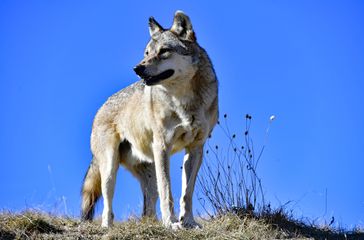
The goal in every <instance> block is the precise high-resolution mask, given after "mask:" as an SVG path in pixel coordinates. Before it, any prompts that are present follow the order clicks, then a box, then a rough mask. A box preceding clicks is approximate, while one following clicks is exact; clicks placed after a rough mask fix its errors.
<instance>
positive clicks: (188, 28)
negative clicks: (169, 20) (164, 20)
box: [171, 11, 196, 42]
mask: <svg viewBox="0 0 364 240" xmlns="http://www.w3.org/2000/svg"><path fill="white" fill-rule="evenodd" d="M171 31H172V32H174V33H175V34H177V35H178V36H179V38H180V39H182V40H187V41H190V42H194V41H196V35H195V32H194V31H193V28H192V24H191V21H190V18H189V17H188V16H187V15H186V14H184V12H182V11H177V12H176V13H175V14H174V19H173V25H172V27H171Z"/></svg>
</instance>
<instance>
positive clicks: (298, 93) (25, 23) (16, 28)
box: [0, 0, 364, 227]
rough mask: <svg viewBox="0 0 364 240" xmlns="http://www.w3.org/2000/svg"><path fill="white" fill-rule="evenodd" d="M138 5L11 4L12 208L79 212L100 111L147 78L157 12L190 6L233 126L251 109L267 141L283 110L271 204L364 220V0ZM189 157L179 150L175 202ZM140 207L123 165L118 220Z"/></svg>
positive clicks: (4, 193) (7, 99) (7, 137)
mask: <svg viewBox="0 0 364 240" xmlns="http://www.w3.org/2000/svg"><path fill="white" fill-rule="evenodd" d="M125 2H126V1H104V2H102V3H101V2H100V1H47V2H46V1H10V0H9V1H7V0H2V1H1V2H0V107H1V117H0V152H1V159H0V161H1V165H0V189H1V190H0V208H2V209H12V210H21V209H24V208H26V207H35V208H37V207H38V208H41V209H45V210H57V211H60V212H65V211H66V210H67V212H68V213H69V214H73V215H76V216H77V215H78V214H79V204H80V197H79V192H80V187H81V182H82V179H83V176H84V173H85V171H86V169H87V166H88V164H89V162H90V160H91V153H90V148H89V137H90V132H91V124H92V121H93V117H94V115H95V113H96V111H97V109H98V108H99V107H100V106H101V105H102V103H103V102H104V101H105V100H106V99H107V97H108V96H110V95H111V94H113V93H114V92H116V91H118V90H119V89H121V88H123V87H125V86H127V85H129V84H131V83H133V82H135V81H136V80H137V79H138V78H137V76H136V75H135V74H134V72H133V70H132V67H133V66H134V65H135V64H136V63H137V62H139V61H140V59H141V58H142V55H143V49H144V46H145V45H146V43H147V41H148V39H149V33H148V29H147V20H148V17H149V16H154V17H155V18H156V19H157V20H158V21H159V22H160V23H161V24H162V25H163V26H165V27H169V26H170V25H171V22H172V17H173V14H174V12H175V11H176V10H177V9H181V10H183V11H185V12H186V13H187V14H188V15H189V16H190V17H191V19H192V22H193V26H194V28H195V30H196V33H197V38H198V41H199V43H200V44H201V45H202V46H203V47H204V48H205V49H206V50H207V51H208V53H209V54H210V57H211V59H212V61H213V63H214V65H215V68H216V72H217V75H218V78H219V81H220V92H219V93H220V109H221V112H222V113H224V112H226V113H228V114H229V116H230V119H232V120H231V127H232V128H233V129H242V128H243V127H242V123H243V116H244V115H245V113H250V114H251V115H253V119H254V122H253V131H254V135H253V138H254V139H255V140H256V142H257V143H262V142H263V135H264V131H265V127H266V123H267V121H268V118H269V116H270V115H271V114H275V115H276V116H277V119H276V121H274V123H273V125H272V129H271V135H270V137H269V143H268V146H267V149H266V152H265V153H264V156H263V159H262V161H261V163H260V169H259V170H260V175H261V177H262V179H263V185H264V188H265V191H266V194H267V198H268V200H270V201H272V202H274V203H279V202H281V203H282V204H283V203H285V202H287V201H290V200H292V201H293V202H294V204H293V206H292V205H291V206H292V207H294V209H295V212H296V214H297V215H299V216H304V217H309V218H311V219H315V218H320V217H323V218H324V219H330V217H331V216H335V218H336V219H337V220H339V221H340V222H341V223H342V224H344V225H346V226H349V227H350V226H352V225H354V224H359V225H362V226H363V225H364V189H363V182H364V176H363V170H364V141H363V135H364V107H363V105H364V3H363V2H362V1H316V0H315V1H313V0H312V1H259V3H258V2H257V1H249V2H248V1H235V2H234V1H215V2H212V1H199V2H197V1H158V0H154V1H134V3H131V2H132V1H129V2H130V3H125ZM180 165H181V155H177V156H176V157H174V158H173V159H172V165H171V167H172V181H173V189H174V190H173V193H174V196H175V198H176V200H177V197H178V196H179V194H180V169H179V167H180ZM326 189H327V193H328V195H327V212H326V215H324V214H325V191H326ZM62 199H63V200H62ZM176 202H178V201H176ZM141 203H142V196H141V193H140V190H139V185H138V183H137V181H136V180H134V179H133V177H132V176H131V175H130V174H129V173H128V172H125V171H124V170H121V171H119V175H118V183H117V190H116V196H115V199H114V207H115V213H116V216H117V218H119V219H120V218H123V217H125V216H128V215H129V214H130V213H131V212H133V213H137V214H139V213H140V211H141V208H140V206H141ZM66 207H67V209H66ZM195 208H196V209H198V208H199V204H197V202H196V203H195ZM99 210H100V208H99Z"/></svg>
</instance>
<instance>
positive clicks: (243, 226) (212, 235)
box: [0, 212, 287, 239]
mask: <svg viewBox="0 0 364 240" xmlns="http://www.w3.org/2000/svg"><path fill="white" fill-rule="evenodd" d="M200 223H201V224H202V225H203V229H197V230H180V231H172V230H168V229H166V228H164V227H163V226H162V225H161V223H160V222H157V221H154V220H151V219H142V220H138V219H129V220H128V221H124V222H117V223H115V225H114V227H113V228H112V229H110V230H105V229H102V228H101V227H100V223H99V222H93V223H88V222H86V223H83V222H80V221H79V220H78V219H72V218H65V217H55V216H51V215H47V214H43V213H37V212H23V213H19V214H12V213H2V214H1V215H0V239H272V238H284V237H285V236H287V235H286V234H285V233H284V232H282V231H278V230H274V229H273V227H272V226H271V225H269V224H266V223H264V222H263V221H261V220H253V219H248V218H239V217H238V216H236V215H226V216H224V217H220V218H216V219H214V220H201V221H200Z"/></svg>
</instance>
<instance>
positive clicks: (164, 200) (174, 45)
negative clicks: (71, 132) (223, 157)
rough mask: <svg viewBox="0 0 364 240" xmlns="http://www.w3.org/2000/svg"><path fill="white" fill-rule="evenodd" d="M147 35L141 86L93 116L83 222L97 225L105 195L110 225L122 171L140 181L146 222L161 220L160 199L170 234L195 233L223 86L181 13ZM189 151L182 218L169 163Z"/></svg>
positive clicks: (104, 223) (104, 219) (106, 219)
mask: <svg viewBox="0 0 364 240" xmlns="http://www.w3.org/2000/svg"><path fill="white" fill-rule="evenodd" d="M149 32H150V36H151V39H150V41H149V43H148V44H147V46H146V48H145V52H144V59H143V60H142V61H141V62H140V63H139V64H138V65H137V66H136V67H135V68H134V71H135V72H136V74H137V75H139V76H140V78H141V79H140V80H139V81H138V82H136V83H134V84H132V85H130V86H128V87H126V88H125V89H122V90H121V91H119V92H117V93H116V94H114V95H112V96H111V97H110V98H109V99H108V100H107V101H106V102H105V103H104V105H103V106H102V107H101V108H100V109H99V110H98V112H97V114H96V116H95V119H94V122H93V126H92V134H91V151H92V154H93V159H92V162H91V164H90V166H89V169H88V171H87V173H86V176H85V179H84V183H83V187H82V213H81V215H82V219H84V220H91V219H92V217H93V214H94V207H95V203H96V201H97V200H98V199H99V197H100V196H101V195H102V196H103V199H104V208H103V212H102V226H103V227H110V226H111V225H112V222H113V211H112V198H113V195H114V187H115V179H116V174H117V170H118V167H119V165H123V166H124V167H125V168H126V169H128V170H129V171H130V172H131V173H132V174H133V175H134V176H135V177H136V178H137V179H138V180H139V181H140V186H141V189H142V192H143V197H144V206H143V216H151V217H155V213H156V210H155V205H156V201H157V199H158V197H159V199H160V208H161V215H162V221H163V224H164V225H165V226H166V227H168V228H172V229H179V228H196V227H199V225H198V224H197V223H196V222H195V220H194V218H193V211H192V195H193V191H194V186H195V181H196V176H197V173H198V170H199V168H200V165H201V162H202V154H203V146H204V143H205V141H206V139H207V137H208V136H209V134H210V133H211V131H212V129H213V127H214V126H215V124H216V122H217V119H218V86H217V85H218V84H217V79H216V75H215V71H214V69H213V66H212V63H211V61H210V59H209V57H208V55H207V53H206V51H205V50H204V49H203V48H202V47H200V46H199V44H198V43H197V42H196V35H195V32H194V30H193V28H192V24H191V21H190V19H189V17H188V16H187V15H185V14H184V13H183V12H181V11H177V12H176V13H175V16H174V20H173V25H172V27H171V28H170V29H168V30H167V29H164V28H163V27H162V26H161V25H160V24H159V23H158V22H157V21H156V20H155V19H154V18H153V17H151V18H150V19H149ZM183 149H184V150H185V157H184V159H183V170H182V195H181V199H180V213H179V218H178V219H176V217H175V215H174V210H173V198H172V193H171V182H170V170H169V158H170V156H171V155H172V154H174V153H176V152H178V151H181V150H183Z"/></svg>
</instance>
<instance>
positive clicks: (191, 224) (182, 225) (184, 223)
mask: <svg viewBox="0 0 364 240" xmlns="http://www.w3.org/2000/svg"><path fill="white" fill-rule="evenodd" d="M201 228H202V226H201V225H200V224H199V223H197V222H196V221H195V220H194V219H193V218H192V219H188V220H187V219H186V220H181V221H179V222H176V223H173V224H172V229H173V230H178V229H201Z"/></svg>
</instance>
